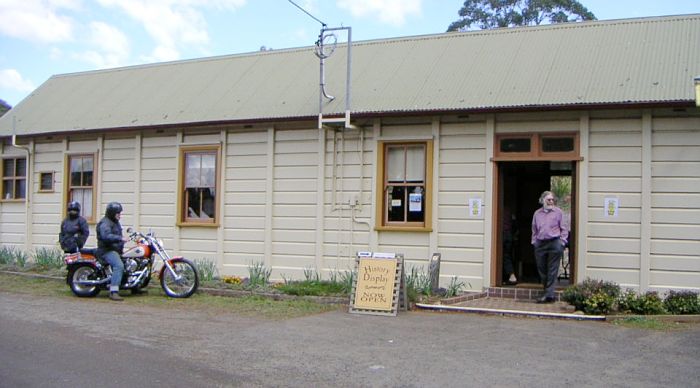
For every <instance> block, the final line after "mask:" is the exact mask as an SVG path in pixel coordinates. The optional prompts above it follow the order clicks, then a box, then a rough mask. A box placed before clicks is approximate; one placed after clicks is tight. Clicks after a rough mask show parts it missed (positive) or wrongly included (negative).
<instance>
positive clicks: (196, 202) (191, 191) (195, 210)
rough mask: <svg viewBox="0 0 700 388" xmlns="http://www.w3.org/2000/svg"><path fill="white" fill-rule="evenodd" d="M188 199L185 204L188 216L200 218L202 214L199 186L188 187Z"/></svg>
mask: <svg viewBox="0 0 700 388" xmlns="http://www.w3.org/2000/svg"><path fill="white" fill-rule="evenodd" d="M185 196H186V198H187V199H186V201H187V203H186V204H185V206H186V208H187V218H200V216H201V212H202V209H201V206H200V204H201V197H200V191H199V189H197V188H188V189H187V192H186V195H185Z"/></svg>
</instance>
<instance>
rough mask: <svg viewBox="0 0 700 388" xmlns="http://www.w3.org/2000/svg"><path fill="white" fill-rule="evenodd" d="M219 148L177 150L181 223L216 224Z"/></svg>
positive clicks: (205, 147)
mask: <svg viewBox="0 0 700 388" xmlns="http://www.w3.org/2000/svg"><path fill="white" fill-rule="evenodd" d="M219 148H220V147H219V146H204V147H183V148H181V150H180V163H181V164H180V166H181V174H182V179H181V180H180V182H181V186H180V197H179V198H180V212H181V215H180V222H181V223H186V224H205V225H206V224H211V225H216V224H217V223H218V218H217V215H218V210H217V208H218V206H217V202H218V189H219V184H218V183H219V179H218V176H219V173H218V171H219V153H220V149H219Z"/></svg>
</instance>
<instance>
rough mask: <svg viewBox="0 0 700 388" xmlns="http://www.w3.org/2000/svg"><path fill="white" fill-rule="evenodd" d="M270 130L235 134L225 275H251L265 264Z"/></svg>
mask: <svg viewBox="0 0 700 388" xmlns="http://www.w3.org/2000/svg"><path fill="white" fill-rule="evenodd" d="M267 136H268V134H267V131H265V130H255V131H247V132H240V131H232V132H230V133H229V135H228V143H227V144H226V149H225V150H224V151H223V152H224V153H225V154H226V171H225V175H226V184H225V193H224V195H225V198H224V203H225V205H224V220H223V227H224V255H223V256H224V257H223V267H222V268H220V271H222V273H223V274H230V275H239V276H247V275H248V265H250V264H251V263H253V262H258V263H264V262H265V243H266V241H265V215H266V211H265V206H266V171H267V160H268V157H267V149H268V144H267V140H268V139H267Z"/></svg>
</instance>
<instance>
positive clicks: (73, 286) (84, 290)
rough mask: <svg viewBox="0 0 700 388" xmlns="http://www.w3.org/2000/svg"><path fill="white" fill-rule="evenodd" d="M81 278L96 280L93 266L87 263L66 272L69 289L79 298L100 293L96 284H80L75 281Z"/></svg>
mask: <svg viewBox="0 0 700 388" xmlns="http://www.w3.org/2000/svg"><path fill="white" fill-rule="evenodd" d="M82 280H97V271H96V270H95V267H93V266H91V265H89V264H83V265H78V266H76V267H73V268H72V269H71V270H70V271H69V272H68V285H69V286H70V290H71V291H72V292H73V294H75V296H79V297H81V298H87V297H93V296H95V295H97V294H99V293H100V288H99V287H98V286H96V285H82V284H79V283H77V282H80V281H82Z"/></svg>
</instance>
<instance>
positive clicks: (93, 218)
mask: <svg viewBox="0 0 700 388" xmlns="http://www.w3.org/2000/svg"><path fill="white" fill-rule="evenodd" d="M97 156H98V155H97V153H74V154H67V155H66V157H65V168H64V170H63V171H65V177H64V179H63V188H64V190H63V192H64V193H65V198H64V200H63V203H64V204H66V203H68V202H70V201H71V200H72V191H73V190H74V189H76V188H78V189H86V188H89V189H91V190H92V204H91V205H92V215H90V216H85V215H84V214H85V213H84V210H85V204H84V203H81V204H80V205H81V209H82V210H81V215H82V216H83V217H85V220H86V221H87V222H89V223H95V222H97V217H98V213H99V211H98V210H99V209H97V182H98V179H99V178H98V176H97V172H98V168H97V163H98V158H97ZM85 157H90V158H92V185H91V186H72V185H71V161H72V160H73V159H74V158H85ZM65 211H66V209H65V206H64V207H63V216H64V217H65V215H66V214H65Z"/></svg>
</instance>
